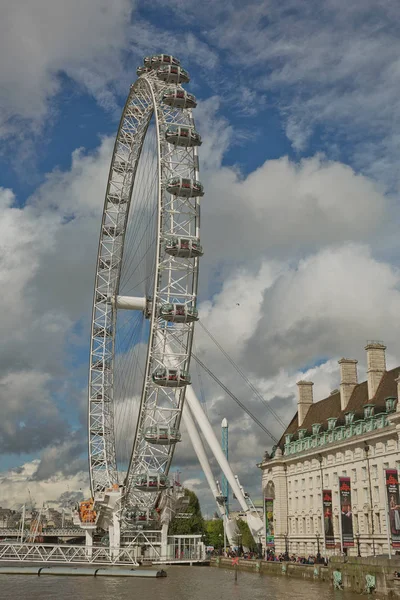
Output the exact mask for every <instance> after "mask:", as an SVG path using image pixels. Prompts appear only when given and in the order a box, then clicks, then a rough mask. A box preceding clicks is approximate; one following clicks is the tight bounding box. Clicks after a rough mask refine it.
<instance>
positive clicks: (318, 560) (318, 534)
mask: <svg viewBox="0 0 400 600" xmlns="http://www.w3.org/2000/svg"><path fill="white" fill-rule="evenodd" d="M315 537H316V538H317V563H319V562H320V561H321V553H320V551H319V538H320V537H321V534H320V533H317V534H315Z"/></svg>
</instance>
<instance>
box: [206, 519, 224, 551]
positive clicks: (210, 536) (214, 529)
mask: <svg viewBox="0 0 400 600" xmlns="http://www.w3.org/2000/svg"><path fill="white" fill-rule="evenodd" d="M204 523H205V530H206V544H207V546H214V548H222V547H223V545H224V524H223V521H222V519H211V520H210V521H205V522H204Z"/></svg>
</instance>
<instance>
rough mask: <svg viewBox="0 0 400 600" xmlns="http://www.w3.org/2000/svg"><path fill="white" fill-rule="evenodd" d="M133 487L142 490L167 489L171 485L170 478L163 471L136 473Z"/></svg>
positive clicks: (155, 490)
mask: <svg viewBox="0 0 400 600" xmlns="http://www.w3.org/2000/svg"><path fill="white" fill-rule="evenodd" d="M133 487H134V488H135V489H137V490H141V491H142V492H157V491H158V490H166V489H167V488H168V487H169V480H168V477H167V476H166V475H163V474H162V473H155V474H154V475H151V474H150V473H142V474H140V475H136V477H134V479H133Z"/></svg>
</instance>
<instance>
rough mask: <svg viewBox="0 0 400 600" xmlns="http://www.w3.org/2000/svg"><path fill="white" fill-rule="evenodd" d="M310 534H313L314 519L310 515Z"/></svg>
mask: <svg viewBox="0 0 400 600" xmlns="http://www.w3.org/2000/svg"><path fill="white" fill-rule="evenodd" d="M310 534H311V535H313V534H314V519H313V518H312V517H310Z"/></svg>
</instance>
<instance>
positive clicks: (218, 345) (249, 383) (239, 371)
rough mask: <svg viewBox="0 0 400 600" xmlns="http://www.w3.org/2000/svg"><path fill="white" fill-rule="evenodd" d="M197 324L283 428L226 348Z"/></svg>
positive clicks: (278, 417) (202, 325) (281, 421)
mask: <svg viewBox="0 0 400 600" xmlns="http://www.w3.org/2000/svg"><path fill="white" fill-rule="evenodd" d="M199 325H200V326H201V327H202V328H203V329H204V331H205V332H206V334H207V335H208V336H209V337H210V339H211V340H212V341H213V342H214V344H215V345H216V346H217V348H218V349H219V350H220V351H221V352H222V354H223V355H224V356H225V358H226V359H227V360H228V361H229V362H230V363H231V365H232V366H233V367H234V369H235V370H236V371H237V372H238V373H239V375H240V376H241V377H242V378H243V380H244V381H245V382H246V383H247V385H248V386H249V388H250V389H251V390H252V391H253V392H254V393H255V395H256V396H257V398H258V399H259V400H261V402H262V403H263V404H264V406H265V407H266V408H267V410H269V412H270V413H271V414H272V415H273V416H274V417H275V419H276V420H277V421H278V423H279V424H280V425H281V426H282V427H283V429H284V430H285V429H286V427H287V425H285V423H284V422H283V420H282V419H281V418H280V416H279V415H278V414H277V413H276V412H275V411H274V409H273V408H272V407H271V406H270V405H269V404H268V402H266V401H265V400H264V398H263V396H262V395H261V393H260V392H259V391H258V390H257V388H256V387H255V386H254V385H253V384H252V383H251V381H250V380H249V378H248V377H247V376H246V375H245V373H243V371H242V370H241V368H240V367H239V366H238V365H237V364H236V363H235V361H234V360H233V358H231V357H230V356H229V354H228V353H227V352H226V350H224V349H223V347H222V346H221V344H220V343H219V342H218V341H217V340H216V339H215V337H214V336H213V335H212V333H211V332H210V331H209V330H208V329H207V327H206V326H205V325H204V323H202V322H201V321H199Z"/></svg>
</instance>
